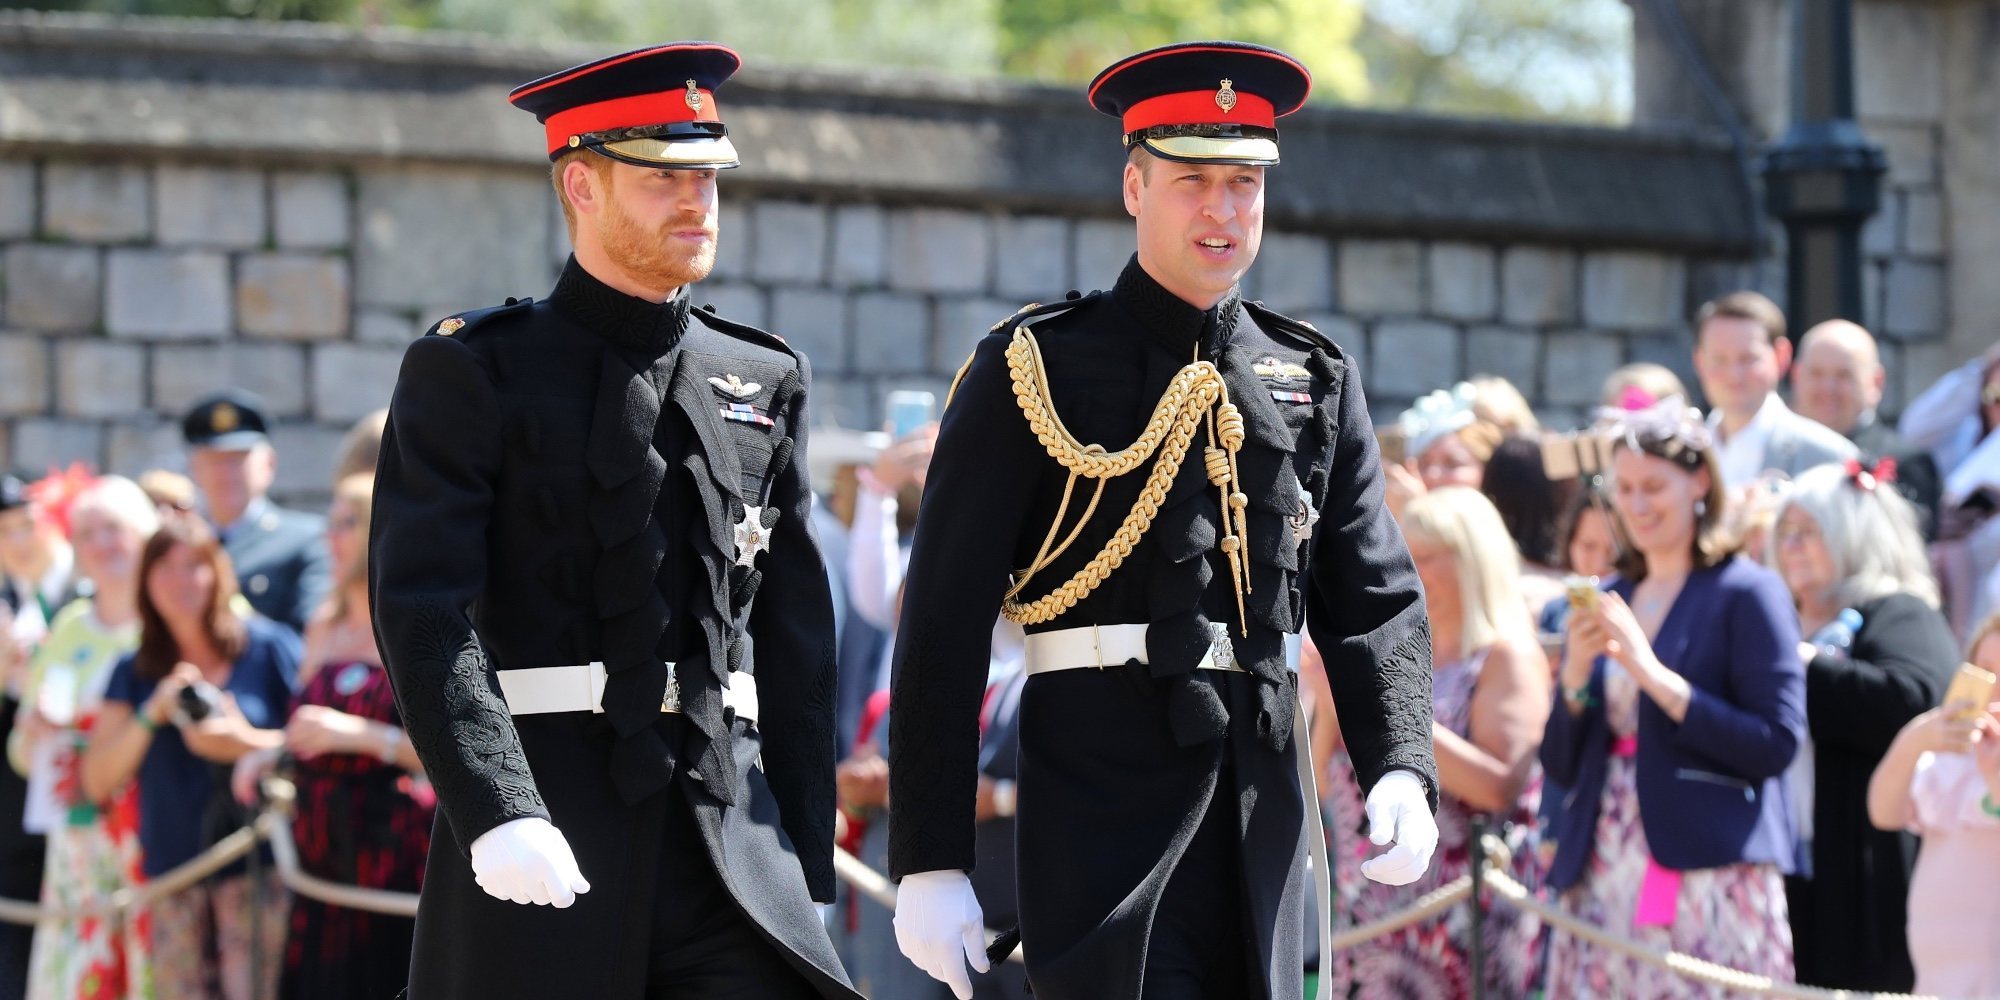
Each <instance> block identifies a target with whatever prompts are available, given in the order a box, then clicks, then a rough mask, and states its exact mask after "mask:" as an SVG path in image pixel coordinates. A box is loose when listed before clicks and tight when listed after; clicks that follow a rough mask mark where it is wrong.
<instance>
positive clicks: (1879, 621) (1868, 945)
mask: <svg viewBox="0 0 2000 1000" xmlns="http://www.w3.org/2000/svg"><path fill="white" fill-rule="evenodd" d="M1893 477H1894V472H1893V465H1891V464H1889V463H1887V462H1885V463H1882V464H1880V465H1877V466H1873V467H1866V466H1863V465H1861V464H1860V463H1858V462H1854V461H1849V462H1848V463H1846V464H1845V465H1844V466H1843V465H1823V466H1820V467H1818V468H1815V469H1811V470H1808V471H1806V472H1805V473H1802V474H1801V475H1800V476H1799V478H1798V479H1797V480H1796V481H1795V482H1794V483H1793V484H1792V487H1791V489H1790V491H1789V492H1788V493H1787V494H1786V497H1785V499H1784V502H1783V506H1782V507H1781V508H1780V509H1779V512H1778V518H1777V524H1776V529H1775V530H1774V531H1773V532H1772V541H1771V548H1772V552H1771V558H1770V560H1769V564H1770V565H1771V566H1772V567H1773V568H1775V569H1777V570H1778V572H1779V574H1780V575H1782V576H1783V577H1784V579H1785V585H1786V586H1787V587H1788V588H1789V589H1790V590H1791V592H1792V597H1793V599H1794V600H1795V601H1796V602H1797V604H1798V609H1799V622H1800V626H1801V628H1800V633H1801V634H1802V635H1807V636H1810V637H1811V638H1810V639H1808V640H1806V641H1804V642H1801V643H1800V648H1799V656H1800V658H1801V659H1802V660H1804V662H1805V666H1806V723H1807V728H1808V730H1809V739H1808V740H1807V741H1806V743H1805V744H1804V745H1802V746H1801V747H1800V749H1799V755H1798V758H1797V761H1796V762H1795V763H1794V764H1793V766H1792V770H1791V773H1790V776H1789V777H1790V779H1791V787H1792V794H1793V797H1794V799H1795V800H1796V802H1797V804H1798V816H1799V839H1800V841H1801V844H1800V853H1799V858H1800V861H1801V864H1800V866H1799V869H1800V870H1799V872H1798V874H1796V875H1794V876H1792V877H1790V878H1788V879H1786V882H1785V889H1786V895H1787V897H1788V898H1789V901H1790V904H1791V918H1792V937H1793V947H1794V949H1795V952H1796V956H1795V960H1796V962H1797V967H1798V979H1799V982H1802V983H1810V984H1813V985H1818V986H1827V987H1838V988H1844V989H1855V990H1891V991H1907V990H1909V989H1910V988H1911V986H1912V984H1913V982H1914V980H1915V973H1914V972H1913V971H1912V969H1911V966H1910V956H1909V950H1908V947H1907V944H1906V942H1905V939H1904V923H1905V912H1904V907H1905V900H1906V899H1907V897H1908V895H1909V887H1910V876H1911V871H1912V869H1913V867H1914V865H1915V862H1916V853H1917V842H1916V838H1915V837H1913V836H1911V835H1910V834H1908V833H1905V832H1902V831H1900V830H1898V831H1880V830H1874V829H1870V828H1869V826H1868V824H1867V823H1865V822H1863V821H1862V818H1863V817H1864V816H1866V815H1867V809H1868V779H1869V775H1871V774H1872V773H1873V772H1874V770H1875V767H1876V765H1877V764H1878V763H1880V761H1881V760H1882V755H1883V754H1884V753H1887V752H1888V749H1889V745H1890V743H1891V742H1893V741H1894V740H1895V737H1896V733H1897V731H1898V730H1900V729H1902V727H1903V725H1904V724H1905V723H1907V722H1909V721H1910V720H1911V719H1913V718H1915V717H1916V716H1917V715H1919V714H1920V713H1922V712H1924V711H1925V710H1927V709H1929V708H1930V707H1931V706H1933V705H1935V704H1937V702H1938V699H1939V698H1940V697H1941V696H1942V695H1943V693H1944V690H1945V687H1946V686H1947V685H1948V684H1949V683H1950V680H1951V675H1952V672H1953V670H1954V669H1955V668H1956V666H1957V665H1958V661H1959V657H1958V649H1957V643H1956V642H1955V641H1954V639H1953V636H1952V633H1951V628H1950V626H1949V625H1948V624H1946V622H1945V619H1944V617H1943V616H1942V615H1940V614H1939V613H1938V610H1937V604H1938V588H1937V584H1936V583H1935V582H1934V581H1933V579H1932V578H1931V573H1930V569H1929V564H1928V563H1927V562H1926V560H1925V557H1924V544H1923V539H1922V536H1921V535H1920V534H1919V532H1918V529H1917V523H1918V522H1917V514H1916V511H1915V509H1914V508H1912V507H1911V506H1910V504H1909V502H1908V501H1906V500H1904V499H1903V497H1902V496H1901V495H1900V494H1898V493H1897V492H1896V491H1895V490H1894V489H1892V488H1891V487H1890V485H1889V484H1890V483H1891V482H1892V481H1893Z"/></svg>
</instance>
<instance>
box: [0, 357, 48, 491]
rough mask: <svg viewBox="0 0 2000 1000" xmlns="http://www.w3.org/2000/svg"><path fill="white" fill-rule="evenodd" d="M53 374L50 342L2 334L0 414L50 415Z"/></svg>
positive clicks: (1, 466) (2, 467)
mask: <svg viewBox="0 0 2000 1000" xmlns="http://www.w3.org/2000/svg"><path fill="white" fill-rule="evenodd" d="M52 374H53V373H51V372H50V371H49V344H48V341H45V340H43V339H41V338H40V337H24V336H21V335H19V334H12V333H10V334H0V413H4V414H6V415H7V416H10V417H18V416H29V415H32V414H38V413H45V412H47V411H48V408H49V382H50V380H51V376H52ZM5 468H6V466H5V465H0V469H5Z"/></svg>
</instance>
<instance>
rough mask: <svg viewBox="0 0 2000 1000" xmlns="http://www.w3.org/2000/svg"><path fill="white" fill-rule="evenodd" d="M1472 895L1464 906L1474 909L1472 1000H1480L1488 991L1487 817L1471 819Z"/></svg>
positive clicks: (1477, 816) (1467, 897)
mask: <svg viewBox="0 0 2000 1000" xmlns="http://www.w3.org/2000/svg"><path fill="white" fill-rule="evenodd" d="M1471 852H1472V893H1471V894H1470V895H1468V896H1466V897H1465V905H1467V906H1470V907H1472V972H1471V975H1470V977H1469V978H1470V979H1471V982H1472V1000H1480V996H1481V994H1482V993H1484V992H1485V989H1486V908H1485V907H1484V906H1483V905H1482V904H1481V903H1480V890H1482V889H1484V888H1486V817H1484V816H1479V815H1474V816H1473V817H1472V845H1471Z"/></svg>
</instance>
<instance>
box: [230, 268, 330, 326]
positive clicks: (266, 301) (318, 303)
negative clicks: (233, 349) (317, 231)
mask: <svg viewBox="0 0 2000 1000" xmlns="http://www.w3.org/2000/svg"><path fill="white" fill-rule="evenodd" d="M347 303H348V295H347V260H346V258H344V257H335V256H320V255H317V254H300V253H265V254H251V255H249V256H246V257H244V258H243V259H242V261H241V263H240V264H239V265H238V268H237V273H236V323H237V326H238V327H239V328H240V329H242V331H243V332H244V333H246V334H249V335H250V336H253V337H272V338H276V339H282V340H323V339H328V338H333V337H342V336H346V334H347V308H348V307H347Z"/></svg>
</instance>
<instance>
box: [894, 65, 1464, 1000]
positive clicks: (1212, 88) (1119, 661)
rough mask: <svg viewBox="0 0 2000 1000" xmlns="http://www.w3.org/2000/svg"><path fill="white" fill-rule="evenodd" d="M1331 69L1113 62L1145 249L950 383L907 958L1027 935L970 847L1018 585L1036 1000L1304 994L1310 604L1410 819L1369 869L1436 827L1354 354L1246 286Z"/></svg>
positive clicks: (918, 642) (932, 569)
mask: <svg viewBox="0 0 2000 1000" xmlns="http://www.w3.org/2000/svg"><path fill="white" fill-rule="evenodd" d="M1309 86H1310V81H1309V77H1308V75H1307V73H1306V71H1305V69H1304V67H1302V66H1301V65H1299V63H1298V62H1297V61H1296V60H1294V59H1292V58H1291V57H1289V56H1287V55H1285V54H1283V53H1281V52H1277V51H1275V50H1272V49H1267V48H1263V47H1260V46H1253V45H1246V44H1243V43H1235V42H1201V43H1188V44H1182V45H1174V46H1168V47H1166V48H1164V49H1156V50H1153V51H1149V52H1144V53H1140V54H1138V55H1134V56H1132V57H1129V58H1127V59H1125V60H1122V61H1120V62H1119V63H1117V64H1115V65H1113V66H1112V67H1110V68H1109V69H1106V70H1105V71H1104V72H1103V73H1101V74H1099V75H1098V77H1097V79H1096V80H1095V81H1094V82H1093V83H1092V84H1091V88H1090V100H1091V103H1092V104H1093V105H1094V106H1096V107H1097V108H1098V109H1099V110H1101V111H1104V112H1106V113H1108V114H1112V115H1114V116H1118V117H1120V118H1122V119H1123V123H1124V132H1125V142H1126V145H1127V147H1128V148H1129V150H1130V153H1129V161H1128V165H1127V166H1126V168H1125V172H1124V198H1125V207H1126V210H1127V211H1128V212H1129V213H1130V214H1131V215H1133V216H1134V217H1135V218H1136V219H1137V220H1138V227H1137V228H1138V253H1137V254H1136V255H1135V257H1134V258H1133V259H1132V261H1131V262H1130V263H1128V264H1127V265H1126V268H1125V271H1124V273H1123V274H1122V275H1120V277H1119V278H1118V282H1117V284H1116V286H1115V287H1114V288H1112V289H1111V290H1110V291H1108V292H1094V293H1091V294H1089V295H1084V296H1077V295H1074V294H1072V297H1071V299H1070V300H1069V301H1065V302H1060V303H1056V304H1054V305H1053V306H1048V307H1040V306H1031V307H1029V308H1027V309H1025V310H1023V311H1022V312H1020V313H1017V314H1016V315H1015V316H1014V317H1013V318H1011V319H1009V320H1007V321H1005V322H1003V323H1001V324H1000V325H998V326H996V327H995V328H994V333H993V334H992V335H991V336H989V337H987V338H986V339H985V340H984V341H982V342H981V343H980V345H979V346H978V348H977V349H976V351H975V352H974V354H973V356H972V359H971V360H970V361H969V362H968V363H967V366H966V368H965V370H964V371H963V372H962V373H961V374H960V378H959V381H958V384H957V387H956V390H955V394H954V397H953V399H952V400H951V402H950V403H949V405H948V407H947V408H946V410H945V413H944V421H943V429H942V432H941V434H940V436H939V438H938V443H937V450H936V457H935V458H934V460H933V464H932V466H931V475H930V481H929V488H928V490H927V492H926V493H925V496H924V504H923V511H922V514H921V516H920V518H919V520H918V524H917V533H916V543H915V549H914V551H913V552H912V554H911V557H910V569H909V576H908V587H907V591H906V593H907V596H906V597H905V599H904V605H903V619H902V628H901V631H900V633H899V635H898V638H897V648H896V656H895V666H894V669H895V682H894V684H895V686H894V695H893V698H894V702H893V704H894V707H893V709H892V711H891V714H890V718H891V721H892V725H891V731H890V734H889V752H890V798H889V801H890V807H891V810H892V812H891V819H890V835H891V837H890V840H891V842H890V865H891V869H892V874H893V875H895V876H897V877H899V878H901V880H902V888H901V893H900V897H899V899H898V901H897V910H896V925H897V938H898V943H899V945H900V946H901V947H902V950H903V953H904V954H905V955H907V956H909V957H910V958H911V960H912V961H914V962H915V963H916V964H917V965H918V966H920V967H923V968H925V969H927V970H930V971H931V973H932V974H933V975H934V976H936V977H937V978H939V979H942V980H944V981H946V982H948V983H950V984H951V985H952V987H953V990H954V992H956V993H957V995H958V996H960V997H969V996H970V995H971V990H970V988H969V985H968V982H967V980H968V976H967V974H966V972H965V964H966V962H967V961H970V963H971V964H972V966H973V967H974V968H975V969H980V970H984V969H985V968H986V967H987V966H988V964H989V961H990V959H991V958H993V957H997V953H998V952H999V951H1000V950H1002V949H1004V947H1005V945H1004V944H1002V945H1000V946H999V947H996V948H995V949H993V952H994V954H992V955H989V954H988V953H987V952H986V950H985V949H982V947H981V942H980V940H979V930H978V928H979V924H980V917H981V914H980V910H979V906H978V903H977V902H976V900H975V899H974V896H973V893H972V891H971V889H970V887H969V885H968V880H967V877H966V874H965V872H966V870H967V869H969V868H971V867H972V864H973V860H974V857H975V853H976V852H975V848H974V836H973V815H974V810H973V806H974V794H975V760H976V758H977V754H978V746H977V743H978V728H977V721H976V720H977V717H978V712H979V696H980V690H981V687H982V684H983V681H984V678H985V671H986V659H987V656H986V643H987V635H988V633H989V631H990V629H989V624H990V622H991V620H992V615H993V613H994V609H995V608H999V609H1001V611H1002V613H1003V614H1005V615H1007V616H1008V617H1009V618H1011V619H1012V620H1014V621H1017V622H1020V623H1022V624H1023V625H1024V626H1025V627H1026V630H1027V632H1028V640H1027V672H1028V675H1029V676H1028V680H1027V684H1026V687H1025V688H1024V690H1023V691H1022V694H1021V707H1020V735H1019V739H1020V757H1019V778H1018V785H1017V790H1016V796H1015V797H1016V809H1017V812H1016V822H1017V830H1018V836H1019V843H1018V859H1019V865H1020V873H1019V887H1020V900H1019V913H1020V943H1021V946H1022V947H1023V948H1025V949H1026V959H1027V965H1028V979H1029V982H1030V983H1031V984H1032V989H1033V991H1034V993H1035V996H1036V997H1037V998H1038V1000H1139V998H1145V1000H1163V998H1182V997H1190V998H1192V997H1225V996H1226V997H1231V998H1250V997H1262V998H1281V1000H1282V998H1296V997H1298V996H1299V995H1300V991H1301V988H1302V983H1303V979H1304V974H1303V971H1302V969H1303V964H1304V962H1303V955H1302V948H1301V945H1302V943H1303V942H1302V938H1303V935H1304V932H1303V919H1304V912H1303V911H1304V900H1305V899H1306V898H1308V897H1307V880H1306V864H1305V859H1306V855H1307V854H1308V849H1309V846H1310V842H1311V841H1312V840H1313V837H1314V836H1315V835H1316V834H1315V833H1308V832H1307V830H1308V825H1309V824H1308V823H1307V820H1308V818H1309V817H1311V818H1314V819H1316V818H1317V815H1318V812H1317V810H1316V809H1310V808H1308V806H1307V801H1308V799H1309V797H1310V796H1311V795H1312V789H1311V784H1310V781H1311V768H1310V765H1309V764H1304V766H1301V762H1303V761H1304V760H1305V758H1304V755H1303V751H1304V747H1303V739H1304V726H1305V722H1304V720H1303V719H1299V718H1298V717H1297V715H1296V712H1295V709H1296V706H1297V705H1298V679H1297V676H1296V674H1295V673H1294V670H1295V668H1294V667H1291V666H1289V665H1288V657H1287V656H1286V652H1285V646H1286V636H1287V634H1289V633H1293V632H1296V631H1298V630H1299V628H1300V627H1301V626H1302V625H1304V626H1307V627H1309V628H1310V629H1311V630H1312V633H1313V637H1314V641H1315V642H1316V643H1317V645H1318V647H1319V649H1320V650H1321V651H1322V652H1323V654H1324V656H1325V660H1326V668H1327V674H1328V679H1329V680H1330V681H1331V683H1332V687H1333V692H1334V701H1335V703H1336V705H1337V706H1338V709H1339V715H1340V724H1341V732H1342V735H1343V736H1344V738H1345V740H1346V745H1347V748H1348V751H1349V753H1350V754H1351V755H1352V756H1353V758H1354V763H1355V770H1356V772H1357V773H1358V775H1359V777H1360V779H1361V783H1362V785H1363V787H1364V788H1367V789H1369V794H1368V803H1367V810H1368V817H1369V821H1370V824H1371V831H1370V835H1371V837H1372V839H1373V840H1374V842H1375V843H1377V844H1383V845H1386V844H1388V843H1389V842H1390V841H1391V840H1394V841H1395V843H1396V846H1395V847H1394V848H1393V849H1391V850H1390V851H1388V852H1387V853H1386V854H1383V855H1381V856H1379V857H1376V858H1373V859H1370V860H1369V861H1368V862H1366V863H1365V864H1364V866H1363V867H1364V870H1365V871H1366V872H1367V873H1368V874H1369V875H1370V876H1371V877H1373V878H1376V879H1378V880H1380V881H1384V882H1391V883H1397V884H1401V883H1407V882H1409V881H1412V880H1414V879H1415V878H1416V877H1417V876H1418V875H1420V874H1421V873H1422V872H1423V870H1424V868H1425V867H1426V866H1427V865H1428V863H1429V857H1430V853H1431V851H1432V849H1433V848H1434V847H1435V845H1436V840H1437V828H1436V825H1435V822H1434V820H1433V819H1432V809H1433V808H1434V806H1435V802H1436V791H1435V790H1436V777H1435V764H1434V762H1433V759H1432V748H1431V736H1430V733H1431V719H1430V666H1431V665H1430V631H1429V625H1428V623H1427V622H1426V620H1425V618H1424V606H1423V599H1422V592H1421V590H1420V589H1419V585H1418V582H1417V576H1416V572H1415V570H1414V568H1413V566H1412V565H1411V562H1410V557H1409V553H1408V550H1407V549H1406V548H1405V547H1404V544H1403V539H1402V536H1401V534H1400V532H1399V531H1398V530H1397V528H1396V525H1395V523H1394V522H1393V521H1392V520H1391V519H1390V517H1389V514H1388V512H1387V511H1386V510H1385V509H1384V507H1383V505H1382V475H1381V467H1380V458H1379V455H1378V453H1377V451H1376V446H1375V440H1374V434H1373V430H1372V428H1371V426H1370V424H1369V419H1368V407H1367V404H1366V402H1365V401H1364V399H1363V398H1362V392H1361V378H1360V375H1359V373H1358V371H1357V370H1356V367H1355V365H1354V362H1353V361H1352V360H1351V359H1350V358H1349V357H1348V356H1347V355H1346V354H1345V353H1344V352H1343V351H1342V350H1341V349H1340V347H1339V346H1337V345H1335V344H1334V343H1333V342H1332V341H1330V340H1328V339H1327V338H1326V337H1325V336H1323V335H1321V334H1320V333H1319V332H1317V331H1316V330H1314V329H1312V328H1311V327H1309V326H1306V325H1305V324H1302V323H1299V322H1296V321H1293V320H1290V319H1286V318H1285V317H1283V316H1280V315H1278V314H1276V313H1274V312H1272V311H1270V310H1269V309H1266V308H1263V306H1262V305H1261V304H1259V303H1255V302H1244V301H1242V300H1241V297H1240V294H1239V292H1238V283H1239V281H1240V280H1241V279H1242V276H1243V274H1244V273H1245V272H1246V271H1247V270H1248V269H1249V267H1250V263H1251V261H1252V260H1253V259H1254V258H1255V256H1256V254H1257V248H1258V243H1259V240H1260V239H1261V234H1262V228H1263V204H1264V199H1263V188H1264V175H1265V169H1266V168H1267V167H1269V166H1271V165H1273V164H1275V163H1277V161H1278V150H1277V130H1276V126H1275V120H1276V119H1277V118H1278V117H1279V116H1282V115H1285V114H1288V113H1290V112H1292V111H1294V110H1296V109H1297V108H1298V107H1299V105H1300V104H1301V103H1303V102H1304V100H1305V96H1306V92H1307V89H1308V87H1309ZM1045 529H1046V530H1045ZM1302 779H1303V780H1302ZM1315 825H1316V824H1315ZM1319 846H1320V848H1321V850H1322V851H1323V848H1324V844H1323V842H1322V843H1321V844H1319ZM1326 880H1327V872H1326V870H1325V868H1324V867H1323V866H1322V867H1321V868H1320V869H1319V871H1318V872H1317V873H1316V874H1315V876H1314V881H1315V882H1316V883H1317V884H1318V891H1316V892H1315V893H1313V895H1314V896H1316V897H1317V898H1318V900H1319V903H1320V905H1321V906H1324V905H1325V898H1326V887H1325V882H1326ZM1321 926H1322V927H1325V926H1327V924H1326V921H1325V920H1322V921H1321ZM1322 940H1324V938H1322Z"/></svg>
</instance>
